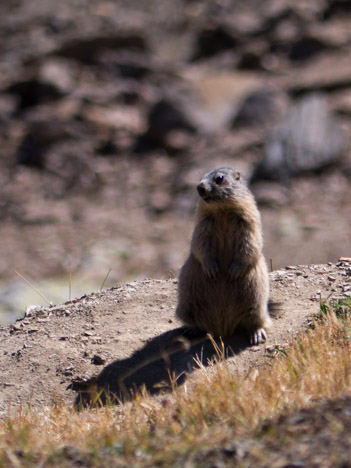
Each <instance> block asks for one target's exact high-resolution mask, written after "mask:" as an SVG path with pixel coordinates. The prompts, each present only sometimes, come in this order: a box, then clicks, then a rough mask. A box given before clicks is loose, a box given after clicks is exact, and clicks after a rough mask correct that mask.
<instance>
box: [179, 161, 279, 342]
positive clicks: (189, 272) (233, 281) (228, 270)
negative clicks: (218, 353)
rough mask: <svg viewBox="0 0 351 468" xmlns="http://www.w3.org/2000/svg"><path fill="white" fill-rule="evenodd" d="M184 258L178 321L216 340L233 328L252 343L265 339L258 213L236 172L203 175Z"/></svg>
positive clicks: (264, 280)
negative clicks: (194, 218)
mask: <svg viewBox="0 0 351 468" xmlns="http://www.w3.org/2000/svg"><path fill="white" fill-rule="evenodd" d="M197 191H198V193H199V195H200V201H199V205H198V208H197V222H196V226H195V229H194V232H193V237H192V241H191V250H190V255H189V257H188V259H187V260H186V262H185V264H184V265H183V267H182V269H181V271H180V276H179V287H178V297H179V303H178V307H177V311H176V314H177V316H178V317H179V318H180V319H181V320H182V321H183V322H184V323H185V324H186V325H188V326H189V327H192V328H196V329H200V330H203V331H205V332H208V333H211V334H212V335H214V336H222V337H226V336H230V335H232V334H233V333H234V332H235V331H236V330H237V329H244V330H247V332H248V333H249V335H250V341H251V343H255V344H257V343H258V342H259V341H261V340H264V339H265V338H266V333H265V330H264V328H265V327H268V326H269V324H270V317H269V314H268V309H267V304H268V297H269V282H268V271H267V266H266V263H265V260H264V257H263V255H262V229H261V220H260V214H259V212H258V209H257V206H256V203H255V200H254V197H253V195H252V193H251V192H250V190H249V189H248V187H247V185H246V183H245V182H244V181H243V180H242V179H241V177H240V174H239V173H238V172H235V171H233V169H230V168H220V169H215V170H213V171H211V172H209V173H208V174H205V175H204V176H203V177H202V179H201V181H200V184H199V185H198V186H197Z"/></svg>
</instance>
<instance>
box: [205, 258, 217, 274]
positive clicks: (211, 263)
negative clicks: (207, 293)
mask: <svg viewBox="0 0 351 468" xmlns="http://www.w3.org/2000/svg"><path fill="white" fill-rule="evenodd" d="M204 270H205V273H206V275H207V276H208V277H209V278H211V279H217V278H218V276H219V266H218V263H217V262H216V260H214V259H213V258H211V259H209V260H207V261H206V263H205V265H204Z"/></svg>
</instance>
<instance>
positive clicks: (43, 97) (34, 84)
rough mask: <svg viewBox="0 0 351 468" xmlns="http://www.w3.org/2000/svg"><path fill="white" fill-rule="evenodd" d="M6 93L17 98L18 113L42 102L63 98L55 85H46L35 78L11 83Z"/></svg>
mask: <svg viewBox="0 0 351 468" xmlns="http://www.w3.org/2000/svg"><path fill="white" fill-rule="evenodd" d="M6 91H7V92H8V93H10V94H13V95H15V96H16V97H17V98H18V110H19V111H23V110H26V109H27V108H29V107H33V106H37V105H38V104H42V103H44V102H49V101H52V100H58V99H60V98H61V97H62V96H63V93H62V91H61V90H60V89H58V88H57V87H56V85H55V84H52V83H46V82H44V81H42V80H41V79H40V78H38V77H35V76H33V77H32V78H29V79H27V80H24V81H18V82H16V83H13V84H12V85H10V86H9V87H8V88H7V89H6Z"/></svg>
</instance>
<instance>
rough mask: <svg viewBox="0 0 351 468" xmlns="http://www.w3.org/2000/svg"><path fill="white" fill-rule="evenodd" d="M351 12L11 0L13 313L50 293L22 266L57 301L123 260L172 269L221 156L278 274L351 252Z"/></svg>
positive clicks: (4, 23)
mask: <svg viewBox="0 0 351 468" xmlns="http://www.w3.org/2000/svg"><path fill="white" fill-rule="evenodd" d="M350 21H351V4H350V2H348V1H347V0H316V1H314V2H308V1H303V0H294V1H293V0H266V1H265V2H260V1H256V0H248V1H245V2H244V1H235V0H218V1H200V0H199V1H196V0H188V1H185V0H183V1H182V0H163V1H162V2H161V1H156V0H150V1H148V2H138V1H130V0H129V1H123V0H120V1H118V2H116V1H99V0H76V1H75V2H69V1H68V0H63V1H61V2H53V1H52V0H42V1H41V2H37V1H35V0H26V1H24V0H7V1H6V2H2V3H1V4H0V156H1V158H0V165H1V168H0V169H1V170H0V238H1V246H0V254H1V255H0V281H1V293H0V302H1V310H2V314H1V320H2V321H9V320H13V318H14V315H18V314H21V313H23V310H24V307H25V306H26V305H28V304H31V303H40V302H41V300H40V297H39V296H35V297H31V298H29V297H28V296H25V293H26V292H27V291H30V292H31V289H30V288H29V287H28V286H27V285H26V284H25V283H24V282H23V281H22V280H21V279H20V278H18V276H17V275H16V273H15V270H16V271H18V272H19V273H20V274H22V275H24V276H25V277H26V278H28V279H30V280H31V281H33V282H34V283H35V284H36V285H39V289H40V291H42V292H43V293H45V295H46V296H47V297H48V299H49V301H53V302H55V301H59V302H62V301H64V300H67V299H69V296H70V295H71V297H74V296H75V295H79V294H81V293H84V292H85V293H88V292H90V291H92V290H97V289H99V288H100V287H101V285H102V283H103V281H104V278H105V277H106V275H107V273H108V271H109V270H110V268H111V272H110V274H109V277H108V279H107V281H106V283H105V285H109V286H111V285H113V284H116V283H117V282H121V281H124V280H129V279H142V278H145V277H156V278H168V277H174V276H175V275H176V274H177V271H178V269H179V267H180V266H181V264H182V262H183V260H184V258H185V256H186V254H187V250H188V243H189V238H190V234H191V230H192V226H193V211H194V206H195V203H196V194H195V192H194V185H195V184H196V182H197V180H198V179H199V177H200V176H201V174H202V173H203V172H205V171H207V170H209V169H211V168H213V167H216V166H222V165H231V166H233V167H235V168H236V169H237V170H239V171H241V172H242V173H243V174H244V175H245V176H246V177H248V178H249V179H251V183H252V189H253V191H254V192H255V194H256V197H257V199H258V202H259V205H260V209H261V212H262V216H263V222H264V234H265V253H266V256H267V259H268V261H269V262H271V263H272V266H273V268H280V267H281V266H285V265H289V264H301V263H303V264H307V263H325V262H329V261H336V260H337V259H338V258H339V257H340V256H349V254H350V247H351V238H350V223H351V221H350V220H351V208H350V181H351V163H350V161H351V159H350V155H349V153H350V151H349V149H350V148H349V146H350V140H349V134H350V127H351V28H350ZM70 276H71V278H72V279H71V292H69V289H70V288H69V277H70ZM5 311H7V312H8V314H7V315H5Z"/></svg>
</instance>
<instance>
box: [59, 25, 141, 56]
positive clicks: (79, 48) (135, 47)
mask: <svg viewBox="0 0 351 468" xmlns="http://www.w3.org/2000/svg"><path fill="white" fill-rule="evenodd" d="M109 49H110V50H118V49H127V50H131V51H141V52H146V51H147V50H148V46H147V44H146V40H145V38H144V37H143V35H142V34H138V33H124V32H120V33H117V34H110V35H95V36H89V37H77V38H75V39H72V40H69V41H67V42H65V43H64V44H63V45H61V46H60V47H59V48H57V49H56V50H54V51H53V52H52V55H55V56H59V57H66V58H71V59H74V60H77V61H78V62H83V63H87V64H93V63H95V62H96V60H97V59H98V58H99V55H100V54H101V53H103V52H104V51H105V50H109Z"/></svg>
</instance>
